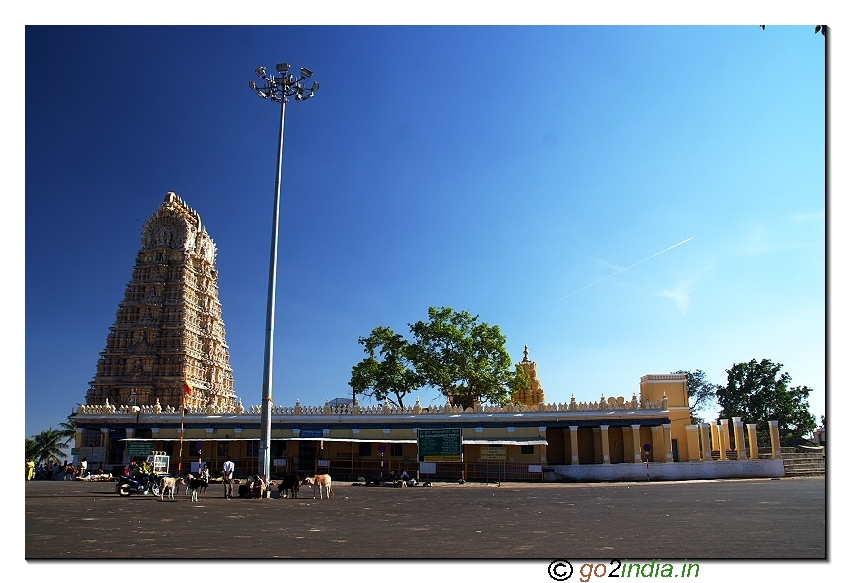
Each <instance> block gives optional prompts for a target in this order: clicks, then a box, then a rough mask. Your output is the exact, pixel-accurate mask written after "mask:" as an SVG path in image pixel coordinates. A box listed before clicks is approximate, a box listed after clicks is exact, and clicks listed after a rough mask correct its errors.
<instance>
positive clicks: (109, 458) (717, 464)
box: [74, 192, 784, 481]
mask: <svg viewBox="0 0 850 583" xmlns="http://www.w3.org/2000/svg"><path fill="white" fill-rule="evenodd" d="M215 258H216V247H215V244H214V243H213V241H212V239H211V238H210V236H209V235H208V234H207V232H206V230H205V229H204V227H203V224H202V223H201V218H200V216H199V214H198V213H197V212H196V211H194V210H192V209H191V208H190V207H189V206H188V205H186V203H184V202H183V201H182V200H181V199H180V197H178V196H177V195H176V194H175V193H173V192H169V193H168V194H167V195H166V197H165V200H164V201H163V203H162V204H161V205H160V207H159V209H158V210H157V211H156V212H155V213H154V214H153V215H152V216H151V217H150V218H149V219H148V221H147V222H146V223H145V226H144V228H143V230H142V242H141V249H140V250H139V252H138V254H137V256H136V265H135V268H134V269H133V276H132V279H131V280H130V282H129V283H128V284H127V289H126V291H125V294H124V300H123V301H122V302H121V303H120V305H119V307H118V313H117V315H116V318H115V323H114V324H113V326H112V327H111V328H110V331H109V334H108V336H107V341H106V348H105V349H104V350H103V352H101V354H100V358H99V360H98V361H97V369H96V373H95V376H94V379H93V380H92V381H91V383H90V388H89V390H88V392H87V394H86V403H85V405H81V406H80V407H79V409H78V410H77V411H76V413H75V415H74V419H75V422H76V426H77V435H76V439H75V443H76V446H77V447H76V453H75V457H76V459H80V458H82V457H87V458H88V460H89V469H90V470H95V469H98V468H103V469H105V470H106V471H112V472H115V471H120V470H121V469H122V468H123V467H124V465H125V464H127V463H129V461H130V460H132V459H139V458H141V459H144V458H145V456H146V455H147V454H149V453H151V452H152V451H158V452H165V454H166V455H168V456H170V457H171V459H172V460H174V462H175V463H174V464H173V465H172V470H171V471H172V473H176V472H183V473H185V472H186V471H198V469H199V468H200V467H201V466H202V465H207V466H208V467H209V468H210V470H211V471H212V472H213V475H215V474H216V472H219V471H220V470H221V466H222V463H223V462H224V460H225V459H226V458H227V457H228V456H230V457H232V458H233V460H234V461H235V462H236V467H237V471H238V472H242V473H243V474H245V475H247V474H248V473H255V472H257V469H258V464H259V453H260V440H261V438H262V429H261V420H262V419H261V418H262V415H261V410H260V405H259V404H256V405H251V406H249V407H247V408H246V407H243V406H242V402H241V401H240V400H239V399H238V398H237V396H236V394H235V392H234V385H233V374H232V370H231V367H230V355H229V350H228V346H227V342H226V341H225V335H224V322H223V320H222V307H221V303H220V302H219V297H218V283H217V282H218V272H217V271H216V269H215ZM528 354H529V352H528V346H526V347H525V349H524V351H523V358H522V361H520V362H519V365H520V366H521V367H522V369H523V370H524V371H525V373H526V375H527V376H528V379H529V386H528V388H527V389H523V390H519V391H514V392H513V393H512V394H511V398H510V402H509V403H507V404H505V405H504V406H500V405H489V404H482V403H473V404H471V406H469V407H462V406H461V405H460V404H455V403H452V401H451V400H449V401H448V402H446V403H445V404H444V405H438V406H429V407H423V406H422V405H421V403H420V402H419V401H418V400H417V402H416V404H415V405H414V406H412V407H410V406H408V407H404V408H400V407H394V406H392V405H390V404H389V403H383V404H378V405H374V406H361V404H360V403H359V402H358V401H356V400H355V401H353V402H351V401H349V400H347V399H345V400H337V401H335V402H334V403H331V402H330V401H328V402H326V403H325V404H324V405H321V404H305V405H302V404H301V402H300V400H296V401H295V403H293V404H291V405H287V406H282V405H274V406H273V407H272V411H271V433H270V436H271V459H272V465H273V470H272V473H273V474H274V475H273V476H270V477H271V478H272V479H273V478H274V477H276V476H281V475H282V474H284V473H288V472H293V471H294V472H298V473H300V474H304V475H307V474H312V473H315V472H327V473H331V474H333V475H334V476H335V477H337V478H338V477H343V476H344V478H343V479H352V480H354V479H357V478H358V477H363V476H377V475H378V474H379V472H380V473H383V472H390V471H395V472H397V473H399V474H400V473H401V471H402V470H407V471H408V473H409V474H410V475H416V474H421V475H422V476H421V477H423V478H424V479H429V478H434V479H458V478H460V479H468V480H469V479H473V480H485V479H487V480H489V479H491V478H492V479H493V480H496V479H506V480H511V479H513V480H538V481H617V480H630V481H631V480H649V479H659V480H687V479H700V478H734V477H779V476H782V475H784V468H783V464H782V459H781V452H780V448H779V431H778V427H777V422H776V421H771V422H770V424H771V432H770V440H771V442H770V444H764V447H765V448H766V447H767V445H769V446H770V449H769V451H770V453H769V454H765V453H764V452H763V451H762V452H760V451H759V444H758V443H757V434H756V425H755V424H753V423H749V424H745V423H744V421H743V420H741V419H739V418H733V419H731V420H728V419H722V420H719V421H712V422H711V423H701V424H692V423H691V417H690V406H689V400H688V387H687V375H684V374H648V375H644V376H643V377H641V378H640V384H639V388H638V390H635V391H628V392H631V397H624V396H607V397H606V396H605V395H600V397H599V399H598V400H596V399H593V400H590V401H587V402H581V401H577V400H576V398H575V396H573V397H572V399H570V401H569V402H568V403H567V402H562V403H547V402H546V398H545V395H544V392H543V386H542V383H541V381H540V379H539V377H538V370H537V363H536V362H534V361H531V360H530V359H529V357H528ZM184 387H188V391H187V390H184ZM589 389H590V390H593V389H592V387H589ZM308 390H309V389H308ZM628 392H627V393H626V394H628ZM730 421H731V422H730ZM423 436H425V437H427V441H428V445H427V447H426V446H425V445H424V444H425V437H423ZM435 436H440V439H443V438H446V441H444V442H442V441H441V442H440V443H448V444H449V445H451V446H452V447H454V448H455V449H452V450H446V451H442V450H441V452H442V453H440V452H437V451H436V450H433V449H431V450H428V451H425V450H426V449H427V448H432V447H433V444H434V443H437V438H436V437H435ZM452 443H453V444H454V445H452ZM441 447H442V446H441Z"/></svg>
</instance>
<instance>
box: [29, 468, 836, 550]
mask: <svg viewBox="0 0 850 583" xmlns="http://www.w3.org/2000/svg"><path fill="white" fill-rule="evenodd" d="M25 492H26V508H25V516H26V518H25V525H26V535H25V558H26V559H27V560H28V561H32V560H37V559H80V558H85V559H127V558H145V559H224V558H228V559H230V558H242V559H266V558H278V557H291V558H304V559H311V558H323V559H325V558H342V559H356V558H373V559H389V558H398V559H434V558H440V559H447V558H461V559H482V558H524V559H555V558H559V557H593V558H599V559H626V558H631V559H640V558H664V559H670V560H674V559H678V560H692V561H693V560H699V559H736V558H737V559H779V558H782V559H825V558H827V549H826V486H825V480H824V478H823V477H820V478H783V479H763V480H721V481H693V482H677V483H672V482H652V483H642V482H632V483H616V484H505V483H503V484H502V485H501V486H499V487H497V486H495V485H485V484H464V485H458V484H435V485H434V487H431V488H426V487H421V486H416V487H413V488H378V487H363V486H352V485H351V483H343V484H336V485H335V486H334V492H335V496H334V497H333V498H331V499H330V500H313V499H312V498H305V497H303V496H305V495H306V494H305V492H304V490H302V498H300V499H297V500H292V499H267V500H242V499H233V500H226V499H224V498H223V497H222V486H220V485H215V486H211V487H210V488H209V490H208V491H207V493H206V495H201V498H200V500H199V501H198V502H191V501H190V500H189V498H188V497H187V496H186V495H185V493H183V492H181V493H180V494H179V495H178V496H177V499H175V500H168V499H166V500H164V501H160V500H159V498H153V497H150V496H146V497H145V496H136V495H133V496H131V497H129V498H120V497H119V496H118V495H116V494H115V492H114V483H112V482H99V483H98V482H95V483H87V482H42V481H39V482H29V483H27V484H26V489H25Z"/></svg>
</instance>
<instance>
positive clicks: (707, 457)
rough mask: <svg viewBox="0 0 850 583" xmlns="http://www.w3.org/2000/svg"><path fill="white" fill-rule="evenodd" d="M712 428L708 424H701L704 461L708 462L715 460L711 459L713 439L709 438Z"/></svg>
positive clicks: (700, 432)
mask: <svg viewBox="0 0 850 583" xmlns="http://www.w3.org/2000/svg"><path fill="white" fill-rule="evenodd" d="M710 428H711V425H709V424H708V423H700V425H699V435H700V438H701V440H702V459H703V461H707V462H710V461H712V459H713V458H712V457H711V437H709V436H710V433H709V431H710Z"/></svg>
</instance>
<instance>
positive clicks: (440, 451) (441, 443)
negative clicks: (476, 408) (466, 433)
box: [419, 429, 463, 462]
mask: <svg viewBox="0 0 850 583" xmlns="http://www.w3.org/2000/svg"><path fill="white" fill-rule="evenodd" d="M462 456H463V439H462V438H461V435H460V429H420V430H419V461H420V462H459V461H463V457H462Z"/></svg>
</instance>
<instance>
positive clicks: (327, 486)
mask: <svg viewBox="0 0 850 583" xmlns="http://www.w3.org/2000/svg"><path fill="white" fill-rule="evenodd" d="M301 484H302V485H303V486H310V487H311V488H313V498H314V499H315V498H316V489H318V490H319V500H321V499H322V494H323V491H324V493H325V494H327V497H328V499H330V497H331V496H332V495H333V493H334V491H333V489H332V488H331V477H330V475H329V474H319V475H318V476H310V477H308V478H304V481H303V482H302V483H301Z"/></svg>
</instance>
